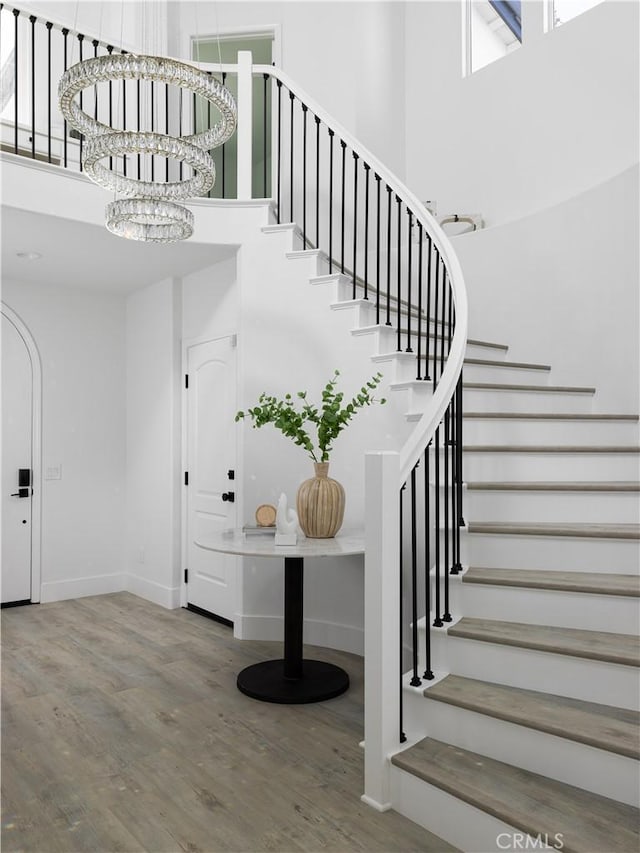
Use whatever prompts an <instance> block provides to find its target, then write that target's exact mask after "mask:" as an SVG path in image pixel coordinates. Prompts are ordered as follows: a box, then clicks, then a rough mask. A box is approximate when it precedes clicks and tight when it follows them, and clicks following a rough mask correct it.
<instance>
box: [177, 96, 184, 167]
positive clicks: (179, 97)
mask: <svg viewBox="0 0 640 853" xmlns="http://www.w3.org/2000/svg"><path fill="white" fill-rule="evenodd" d="M178 139H182V88H181V89H180V91H179V92H178ZM178 169H179V175H180V180H182V172H183V164H182V160H180V165H179V166H178Z"/></svg>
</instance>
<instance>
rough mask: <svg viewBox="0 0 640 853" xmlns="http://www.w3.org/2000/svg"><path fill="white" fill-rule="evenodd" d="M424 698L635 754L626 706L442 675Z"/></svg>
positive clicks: (639, 748) (634, 717) (635, 717)
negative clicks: (615, 705)
mask: <svg viewBox="0 0 640 853" xmlns="http://www.w3.org/2000/svg"><path fill="white" fill-rule="evenodd" d="M424 695H425V697H426V698H427V699H431V700H434V701H438V702H445V703H447V704H449V705H455V706H457V707H459V708H466V709H467V710H470V711H476V712H478V713H481V714H485V715H487V716H490V717H496V718H498V719H500V720H506V721H508V722H511V723H516V724H518V725H522V726H526V727H527V728H532V729H536V730H538V731H543V732H547V733H548V734H553V735H557V736H558V737H563V738H567V739H568V740H574V741H578V742H579V743H584V744H588V745H589V746H594V747H596V748H597V749H604V750H606V751H608V752H614V753H616V754H617V755H624V756H627V757H628V758H635V759H638V758H640V739H639V735H638V731H639V729H638V726H639V724H640V714H639V713H637V712H635V711H630V710H627V709H626V708H615V707H613V706H611V705H599V704H596V703H595V702H584V701H582V700H580V699H571V698H569V697H566V696H557V695H554V694H551V693H542V692H538V691H535V690H524V689H522V688H520V687H510V686H507V685H503V684H493V683H491V682H487V681H480V680H478V679H475V678H464V677H462V676H459V675H448V676H446V678H444V679H442V681H439V682H438V683H437V684H434V685H433V687H427V688H426V689H425V690H424Z"/></svg>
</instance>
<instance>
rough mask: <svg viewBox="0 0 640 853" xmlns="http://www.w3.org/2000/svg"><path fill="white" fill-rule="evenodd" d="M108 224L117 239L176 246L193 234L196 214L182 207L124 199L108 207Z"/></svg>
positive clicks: (106, 211) (147, 200) (139, 199)
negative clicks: (173, 244)
mask: <svg viewBox="0 0 640 853" xmlns="http://www.w3.org/2000/svg"><path fill="white" fill-rule="evenodd" d="M105 214H106V225H107V228H108V230H109V231H111V233H112V234H115V235H116V236H117V237H126V238H127V239H129V240H143V241H144V242H147V243H175V242H176V241H178V240H186V239H187V238H188V237H190V236H191V235H192V234H193V213H192V212H191V211H190V210H188V209H187V208H186V207H182V205H180V204H174V203H173V202H170V201H154V200H152V199H146V198H123V199H118V200H117V201H112V202H111V203H110V204H108V205H107V206H106V208H105Z"/></svg>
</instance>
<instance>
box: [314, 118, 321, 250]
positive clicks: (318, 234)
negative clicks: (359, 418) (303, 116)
mask: <svg viewBox="0 0 640 853" xmlns="http://www.w3.org/2000/svg"><path fill="white" fill-rule="evenodd" d="M314 118H315V122H316V249H319V248H320V119H319V118H318V116H314Z"/></svg>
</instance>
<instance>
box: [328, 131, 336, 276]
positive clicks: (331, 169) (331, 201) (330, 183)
mask: <svg viewBox="0 0 640 853" xmlns="http://www.w3.org/2000/svg"><path fill="white" fill-rule="evenodd" d="M334 135H335V134H334V132H333V131H332V130H331V129H329V274H331V273H332V272H333V137H334Z"/></svg>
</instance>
